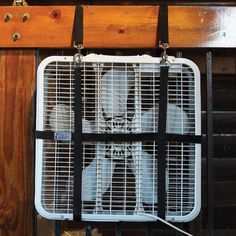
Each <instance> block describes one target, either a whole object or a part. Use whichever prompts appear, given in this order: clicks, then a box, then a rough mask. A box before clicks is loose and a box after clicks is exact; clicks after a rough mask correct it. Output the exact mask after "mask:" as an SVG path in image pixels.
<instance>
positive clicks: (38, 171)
mask: <svg viewBox="0 0 236 236" xmlns="http://www.w3.org/2000/svg"><path fill="white" fill-rule="evenodd" d="M73 60H74V59H73V57H72V56H50V57H47V58H46V59H44V60H43V61H42V62H41V63H40V65H39V67H38V71H37V102H36V104H37V108H36V114H37V116H36V130H38V131H43V124H44V120H43V113H42V111H43V103H44V97H43V96H42V94H43V89H44V69H45V68H46V66H47V65H48V64H49V63H51V62H55V61H58V62H73ZM168 61H169V63H170V65H171V64H186V65H188V66H189V67H191V68H192V70H193V72H194V78H195V81H194V84H195V98H194V99H195V135H201V103H200V72H199V69H198V67H197V65H196V64H195V63H193V62H192V61H190V60H188V59H185V58H175V57H168ZM82 62H88V63H89V62H98V63H106V62H113V63H156V64H160V62H161V58H157V57H151V56H148V55H143V56H103V55H97V54H89V55H87V56H84V57H83V58H82ZM42 148H43V140H42V139H36V149H35V153H36V162H35V163H36V167H35V186H36V188H35V207H36V209H37V211H38V212H39V214H40V215H42V216H44V217H45V218H47V219H52V220H66V219H68V220H72V219H73V214H61V213H49V212H48V211H46V210H45V209H44V207H43V206H42V203H41V190H42ZM195 173H196V174H195V190H194V193H195V196H196V198H195V202H194V208H193V210H192V211H191V212H190V213H189V214H187V215H185V216H167V217H166V220H167V221H172V222H188V221H191V220H193V219H194V218H195V217H196V216H197V215H198V213H199V211H200V208H201V144H195ZM121 219H122V220H121ZM82 220H84V221H102V222H118V221H135V222H148V221H150V222H151V221H156V218H155V217H154V216H153V215H149V214H140V215H108V214H107V215H106V214H101V215H93V214H83V213H82Z"/></svg>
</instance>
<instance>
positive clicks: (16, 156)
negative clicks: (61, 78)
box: [0, 50, 35, 236]
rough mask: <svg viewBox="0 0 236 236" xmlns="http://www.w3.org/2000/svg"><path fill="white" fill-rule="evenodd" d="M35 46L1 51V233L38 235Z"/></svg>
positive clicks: (17, 235) (24, 235)
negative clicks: (35, 159) (35, 175)
mask: <svg viewBox="0 0 236 236" xmlns="http://www.w3.org/2000/svg"><path fill="white" fill-rule="evenodd" d="M34 92H35V57H34V51H33V50H1V51H0V236H32V235H34V205H33V196H34V194H33V193H34V153H33V142H34V139H33V126H34Z"/></svg>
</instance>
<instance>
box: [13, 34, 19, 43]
mask: <svg viewBox="0 0 236 236" xmlns="http://www.w3.org/2000/svg"><path fill="white" fill-rule="evenodd" d="M12 39H13V41H17V40H19V39H20V34H19V33H14V34H13V35H12Z"/></svg>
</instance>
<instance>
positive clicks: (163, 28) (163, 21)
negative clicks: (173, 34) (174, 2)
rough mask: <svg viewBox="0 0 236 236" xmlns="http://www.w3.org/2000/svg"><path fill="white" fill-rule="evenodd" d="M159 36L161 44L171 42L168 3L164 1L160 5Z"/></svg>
mask: <svg viewBox="0 0 236 236" xmlns="http://www.w3.org/2000/svg"><path fill="white" fill-rule="evenodd" d="M157 33H158V35H157V38H158V41H159V44H163V43H166V44H168V43H169V30H168V5H167V3H163V5H160V6H159V15H158V30H157Z"/></svg>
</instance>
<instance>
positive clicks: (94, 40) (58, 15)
mask: <svg viewBox="0 0 236 236" xmlns="http://www.w3.org/2000/svg"><path fill="white" fill-rule="evenodd" d="M83 8H84V29H83V31H84V46H85V47H86V48H153V47H156V45H157V43H156V42H157V40H158V39H157V38H158V36H157V24H158V7H157V6H84V7H83ZM74 13H75V7H74V6H32V7H30V6H29V7H1V8H0V48H71V47H72V46H73V24H74ZM6 14H9V15H10V19H9V20H7V21H4V16H5V15H6ZM24 14H28V16H29V19H28V20H25V21H23V19H22V17H23V15H24ZM235 22H236V7H203V6H201V7H200V6H170V7H169V35H170V46H171V47H175V48H186V47H190V48H191V47H202V48H208V47H210V48H215V47H217V48H218V47H220V48H235V47H236V28H235ZM16 33H17V34H18V36H19V38H18V39H15V40H13V35H14V34H16Z"/></svg>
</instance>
